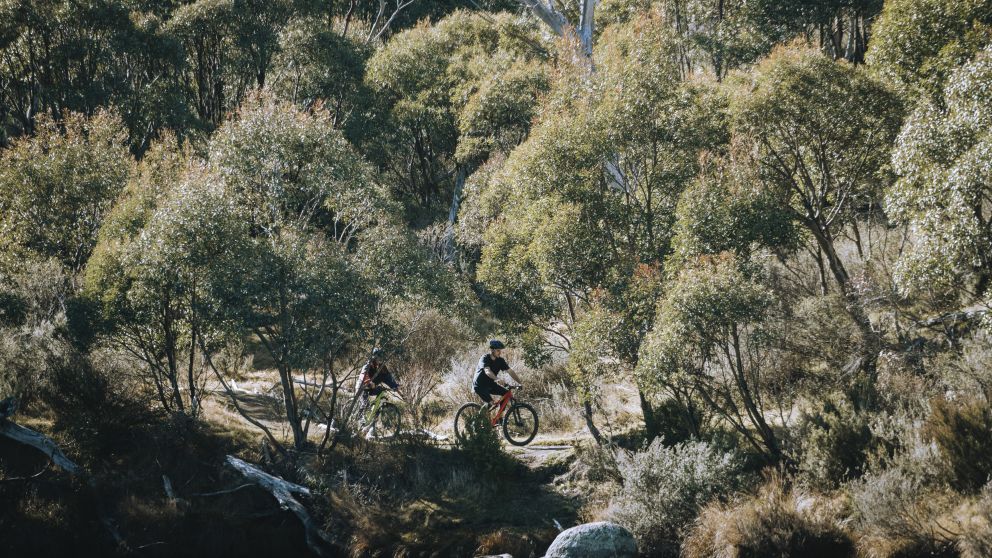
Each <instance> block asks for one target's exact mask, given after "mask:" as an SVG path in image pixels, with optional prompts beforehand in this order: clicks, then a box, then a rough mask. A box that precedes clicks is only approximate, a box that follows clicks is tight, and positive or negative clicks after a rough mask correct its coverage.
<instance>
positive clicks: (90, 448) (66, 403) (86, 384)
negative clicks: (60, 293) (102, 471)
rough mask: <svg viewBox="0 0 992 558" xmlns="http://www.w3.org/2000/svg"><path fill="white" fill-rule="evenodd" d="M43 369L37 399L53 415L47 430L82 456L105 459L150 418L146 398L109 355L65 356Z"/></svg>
mask: <svg viewBox="0 0 992 558" xmlns="http://www.w3.org/2000/svg"><path fill="white" fill-rule="evenodd" d="M47 367H48V370H49V374H48V377H47V378H46V381H45V383H44V386H43V388H42V390H41V394H42V398H43V399H44V401H45V403H47V404H48V406H49V407H50V408H51V410H52V412H53V413H54V415H55V424H54V425H53V429H54V430H55V431H56V432H65V433H67V434H68V436H69V438H70V439H71V442H72V443H73V444H74V445H76V446H78V447H79V448H80V449H81V450H82V451H83V453H84V454H85V455H87V456H92V457H95V458H101V459H102V458H105V457H107V454H109V453H113V451H114V449H115V448H119V447H120V444H121V443H123V442H125V441H127V440H132V439H134V438H135V437H136V436H139V435H140V434H141V432H142V429H143V427H147V426H148V425H150V424H152V423H153V421H154V419H155V418H156V417H155V414H154V412H153V410H152V409H151V407H150V406H149V404H148V402H149V401H151V399H152V397H151V394H145V393H142V392H141V390H140V388H139V387H138V386H136V385H134V383H133V381H131V380H129V379H128V376H129V375H128V374H127V370H126V363H124V362H121V361H118V360H117V359H116V357H115V356H113V355H110V354H104V353H98V354H97V355H95V356H90V355H84V354H79V353H75V352H69V353H66V354H65V355H64V356H63V357H62V358H57V359H56V358H51V359H49V362H48V363H47Z"/></svg>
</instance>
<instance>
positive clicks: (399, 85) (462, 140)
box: [359, 11, 548, 215]
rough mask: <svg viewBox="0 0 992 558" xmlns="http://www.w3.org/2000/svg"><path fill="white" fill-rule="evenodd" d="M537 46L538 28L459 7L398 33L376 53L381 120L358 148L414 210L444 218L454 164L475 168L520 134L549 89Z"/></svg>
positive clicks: (372, 72)
mask: <svg viewBox="0 0 992 558" xmlns="http://www.w3.org/2000/svg"><path fill="white" fill-rule="evenodd" d="M538 42H539V40H538V35H537V33H536V32H535V30H534V29H533V27H532V26H530V25H529V24H526V23H525V22H523V21H522V20H520V19H517V18H514V17H512V16H510V15H508V14H500V15H497V16H495V18H493V17H482V16H480V15H477V14H473V13H471V12H465V11H459V12H455V13H454V14H452V15H450V16H448V17H446V18H445V19H444V20H442V21H440V22H439V23H438V24H437V25H434V26H426V25H421V26H418V27H416V28H414V29H410V30H408V31H405V32H403V33H399V34H397V35H396V36H394V37H393V38H392V39H391V40H390V41H389V42H388V43H387V45H386V46H385V47H384V48H382V49H380V50H378V51H377V52H376V53H375V54H374V55H373V56H372V58H371V59H370V60H369V63H368V72H367V73H366V78H365V79H366V84H367V85H368V87H369V88H370V89H371V90H372V91H373V92H374V93H375V94H376V95H377V97H378V101H377V102H378V103H379V104H378V105H377V106H376V107H374V109H373V113H374V114H377V115H378V116H377V118H379V119H381V121H378V122H376V124H375V125H372V126H366V128H367V130H366V135H365V136H363V137H362V138H361V139H360V141H359V144H360V145H362V147H363V150H364V151H366V152H367V153H369V154H370V157H371V159H372V161H373V162H374V163H376V164H377V165H378V166H379V167H380V168H382V169H384V170H385V171H386V172H387V173H388V175H389V176H390V177H391V180H390V183H391V184H393V188H394V189H395V191H396V193H397V194H398V195H399V196H398V197H400V199H402V200H403V201H405V202H406V203H407V205H408V208H410V209H416V210H419V211H420V212H422V211H424V210H427V211H428V212H435V213H438V214H439V211H440V209H441V208H442V207H446V205H445V204H446V203H447V202H448V201H449V200H450V197H448V196H449V193H450V192H451V188H453V187H454V180H453V179H454V178H455V175H456V174H457V173H456V170H457V168H463V169H464V168H467V169H468V170H472V169H473V168H474V167H476V166H478V165H479V164H481V163H483V162H484V161H485V160H486V159H487V158H488V157H489V155H490V154H491V153H492V152H495V151H500V150H503V151H507V150H509V149H511V148H512V147H513V146H515V145H516V144H517V143H519V142H520V141H522V140H523V138H524V137H525V136H526V134H527V131H528V130H529V128H530V123H531V118H532V116H533V115H534V113H535V110H536V109H535V107H536V105H537V99H538V97H539V96H540V95H541V94H542V92H543V91H545V90H546V89H547V81H548V78H547V76H546V72H547V70H546V68H545V67H544V65H543V64H541V63H540V62H539V61H537V60H536V57H535V52H534V47H533V46H532V45H533V44H535V43H538ZM431 215H433V214H431Z"/></svg>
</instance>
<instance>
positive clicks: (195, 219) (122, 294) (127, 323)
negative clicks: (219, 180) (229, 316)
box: [83, 134, 238, 418]
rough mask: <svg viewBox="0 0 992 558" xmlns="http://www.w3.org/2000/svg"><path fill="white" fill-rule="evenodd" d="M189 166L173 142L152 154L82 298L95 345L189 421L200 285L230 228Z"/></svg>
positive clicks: (120, 206)
mask: <svg viewBox="0 0 992 558" xmlns="http://www.w3.org/2000/svg"><path fill="white" fill-rule="evenodd" d="M192 165H193V162H192V161H191V157H190V155H189V153H188V152H187V151H186V150H184V149H182V148H180V147H179V145H178V144H177V143H176V140H175V137H174V136H171V135H168V134H167V135H166V136H165V137H164V138H163V139H162V140H160V141H158V142H156V143H154V144H153V145H152V146H151V148H150V149H149V150H148V152H147V153H146V154H145V157H144V158H143V159H142V161H141V163H140V164H139V165H138V169H137V172H136V173H135V174H134V176H133V178H132V180H131V181H130V182H129V183H128V185H127V187H126V188H125V190H124V192H123V193H122V194H121V196H120V198H119V199H118V200H117V203H116V204H115V206H114V208H113V210H112V211H111V212H110V214H109V215H108V216H107V218H106V219H105V220H104V222H103V225H102V227H101V229H100V235H99V242H98V244H97V246H96V249H95V250H94V253H93V256H92V257H91V258H90V259H89V261H88V262H87V264H86V271H85V278H84V289H83V293H84V296H85V297H86V298H87V299H89V300H91V301H93V302H94V303H95V304H96V305H97V307H98V308H100V314H101V320H100V322H101V323H100V326H101V327H100V329H101V333H102V334H103V336H104V338H105V339H106V340H107V341H108V342H109V343H110V344H111V345H112V346H114V347H116V348H118V349H120V350H122V351H124V352H125V353H127V354H130V355H131V356H133V357H134V358H135V359H136V361H137V362H139V363H141V365H142V368H143V372H144V373H143V374H142V377H143V378H144V379H145V380H146V381H147V382H148V383H149V384H150V385H151V387H153V388H154V392H155V393H156V394H157V396H158V400H159V403H160V404H161V405H162V408H163V409H164V410H166V411H168V412H170V413H176V414H179V415H184V416H189V417H192V418H195V417H196V416H197V415H198V413H199V410H200V401H201V395H200V387H201V386H200V384H201V383H202V382H201V381H200V376H201V374H200V370H201V368H200V366H199V363H197V361H196V354H197V351H198V348H197V345H198V343H199V342H200V340H201V339H200V338H201V337H203V336H204V335H208V325H206V324H207V323H208V321H207V320H205V319H204V318H203V316H202V314H203V301H204V300H206V299H207V298H208V297H207V296H206V294H205V292H206V289H207V286H208V281H207V280H206V279H205V277H206V274H207V271H208V270H209V269H210V266H213V265H220V263H219V262H220V261H222V260H223V258H224V256H226V255H228V254H230V253H231V252H232V250H231V249H230V248H229V247H225V243H227V242H230V241H231V239H232V238H235V237H236V236H237V235H234V234H233V233H232V232H231V229H232V227H235V226H236V225H237V223H238V221H237V220H236V216H235V215H234V213H233V208H232V207H231V203H230V201H228V200H225V199H224V197H223V195H222V192H220V191H218V190H217V188H205V187H201V186H200V184H199V183H198V182H197V181H196V180H195V177H196V172H195V171H194V167H193V166H192ZM199 172H202V169H201V170H200V171H199Z"/></svg>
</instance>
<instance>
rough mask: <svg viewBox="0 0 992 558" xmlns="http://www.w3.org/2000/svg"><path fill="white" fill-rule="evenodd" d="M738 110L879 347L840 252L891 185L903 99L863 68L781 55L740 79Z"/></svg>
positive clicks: (761, 171)
mask: <svg viewBox="0 0 992 558" xmlns="http://www.w3.org/2000/svg"><path fill="white" fill-rule="evenodd" d="M849 99H858V102H857V103H853V104H852V103H850V102H849ZM730 110H731V113H732V132H733V134H734V135H735V137H737V138H740V140H741V141H743V142H745V144H746V145H747V146H749V148H750V153H751V154H752V156H751V157H750V161H749V163H750V164H752V165H754V169H755V172H756V174H757V177H758V184H760V185H761V188H763V189H765V190H767V191H768V192H769V194H770V195H771V197H772V198H774V199H776V200H778V202H779V205H780V207H781V208H782V209H784V210H786V211H787V212H788V213H789V215H790V216H791V218H792V219H793V220H794V222H795V223H796V224H797V225H799V226H800V227H802V229H803V230H805V231H806V232H807V233H808V234H809V236H810V239H811V240H812V243H813V245H814V246H815V247H816V248H817V250H819V251H820V252H822V254H823V255H824V257H825V258H826V264H827V267H828V269H829V271H830V274H831V276H832V278H833V284H834V287H835V288H837V289H838V291H839V292H840V293H841V294H842V295H843V296H845V297H848V298H850V299H851V302H852V305H851V308H852V312H853V313H854V315H855V319H856V321H857V322H858V324H859V326H860V328H861V330H862V332H863V333H864V334H865V335H866V337H871V338H874V333H873V332H872V328H871V325H870V323H869V321H868V317H867V314H865V313H864V310H863V308H862V305H861V304H860V303H858V301H857V300H856V299H857V289H856V287H855V285H854V283H853V279H852V276H851V273H850V271H849V270H848V267H847V265H846V264H845V262H844V260H843V259H842V258H841V256H840V255H839V253H838V246H837V244H838V239H839V238H840V236H841V233H842V231H844V230H845V229H846V228H847V227H853V228H854V229H857V222H856V218H857V210H858V208H859V207H870V206H871V205H873V204H877V203H878V202H879V201H880V199H881V192H882V189H883V187H884V186H885V184H886V183H888V182H891V179H892V178H891V174H890V172H889V171H888V160H887V159H888V150H889V146H890V145H891V143H892V140H893V139H894V138H895V135H896V133H897V131H898V127H899V123H900V118H901V106H900V103H899V101H898V99H897V98H896V97H895V95H894V94H893V93H892V92H890V91H889V90H888V89H887V88H885V87H884V86H883V85H881V84H879V83H878V82H876V81H875V80H873V79H872V78H871V77H870V76H869V75H868V74H867V73H866V72H865V71H863V70H861V69H859V68H858V67H855V66H852V65H849V64H847V63H844V62H835V61H833V60H831V59H829V58H827V57H825V56H823V55H821V54H818V53H816V52H813V51H810V50H805V49H779V50H777V51H776V52H775V53H773V55H772V56H771V57H770V58H768V59H767V60H764V61H763V62H761V63H760V64H759V65H758V66H757V67H756V68H755V69H754V71H753V72H751V73H750V74H746V75H744V76H742V77H741V80H740V81H739V86H738V88H737V89H736V90H735V91H734V92H733V93H732V96H731V103H730ZM855 235H856V237H857V230H855Z"/></svg>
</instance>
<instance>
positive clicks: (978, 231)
mask: <svg viewBox="0 0 992 558" xmlns="http://www.w3.org/2000/svg"><path fill="white" fill-rule="evenodd" d="M990 88H992V49H990V48H988V47H986V48H985V49H984V50H982V51H980V52H979V53H978V54H977V55H976V56H975V58H974V59H973V60H971V61H970V62H967V63H965V64H963V65H961V66H960V67H958V68H957V69H955V70H954V71H953V72H951V73H950V74H949V75H948V76H947V79H946V81H945V85H944V87H943V98H942V99H940V100H939V101H933V102H931V101H928V100H924V101H923V102H922V103H921V104H920V105H919V106H917V108H916V109H915V110H914V111H913V113H912V114H911V115H910V116H909V118H908V119H907V120H906V123H905V124H904V126H903V128H902V132H901V133H900V134H899V138H898V140H897V141H896V145H895V150H894V151H893V164H894V166H895V171H896V173H897V174H898V175H899V179H898V180H897V181H896V183H895V184H894V185H892V187H891V188H890V189H889V191H888V193H887V196H886V209H887V210H888V212H889V214H890V215H891V216H892V217H893V219H895V220H896V221H897V222H900V223H905V224H907V225H908V226H909V228H910V233H911V237H912V243H911V246H910V248H909V249H908V250H907V251H906V252H905V254H904V255H903V258H902V260H901V261H900V265H899V268H898V272H897V275H896V280H897V282H898V283H899V284H900V285H901V286H902V287H903V288H904V289H905V290H907V291H914V290H915V291H919V290H925V291H930V292H934V293H938V294H944V295H950V296H952V297H953V298H959V295H960V293H962V292H964V293H968V296H967V297H966V298H965V300H964V302H966V303H967V302H973V301H974V300H976V299H981V298H982V297H985V296H987V295H988V293H989V286H990V281H992V174H990V170H989V169H990V168H992V135H990V132H989V130H990V127H992V108H990V107H992V94H990V91H992V89H990Z"/></svg>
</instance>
